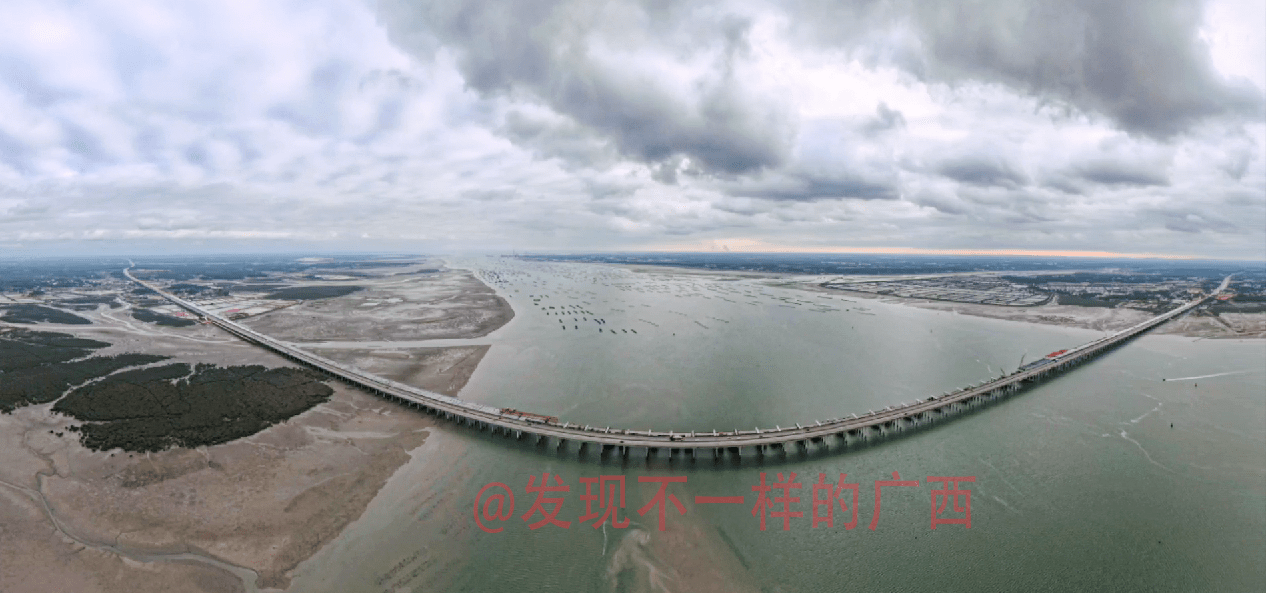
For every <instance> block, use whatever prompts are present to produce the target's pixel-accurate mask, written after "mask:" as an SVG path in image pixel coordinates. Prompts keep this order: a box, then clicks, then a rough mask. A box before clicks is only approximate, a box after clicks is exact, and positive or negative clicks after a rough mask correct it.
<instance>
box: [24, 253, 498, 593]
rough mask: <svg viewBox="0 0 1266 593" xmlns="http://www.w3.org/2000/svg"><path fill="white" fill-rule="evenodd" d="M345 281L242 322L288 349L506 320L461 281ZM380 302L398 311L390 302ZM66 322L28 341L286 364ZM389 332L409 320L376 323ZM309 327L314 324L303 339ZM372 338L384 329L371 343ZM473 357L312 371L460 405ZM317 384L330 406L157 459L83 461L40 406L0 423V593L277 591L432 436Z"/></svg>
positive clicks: (200, 337)
mask: <svg viewBox="0 0 1266 593" xmlns="http://www.w3.org/2000/svg"><path fill="white" fill-rule="evenodd" d="M356 280H357V283H358V284H362V285H366V286H367V289H366V290H365V291H360V292H357V293H353V294H352V295H348V296H345V297H338V298H333V299H323V300H319V301H308V302H305V303H303V304H301V305H297V306H294V307H289V308H287V309H283V310H280V311H277V312H274V313H270V314H268V315H266V316H265V318H264V319H260V320H256V321H257V322H259V324H258V325H256V328H257V329H261V330H262V331H265V332H272V331H276V332H278V333H280V334H282V336H279V337H284V338H288V339H300V338H302V337H304V336H312V337H321V338H324V337H338V338H343V339H357V338H358V337H360V336H373V337H381V336H387V337H403V336H407V337H409V338H419V337H458V338H471V337H477V336H481V335H486V334H487V333H488V332H490V331H492V330H494V329H496V328H497V327H499V326H500V325H501V324H503V323H505V321H508V320H509V318H510V317H511V316H512V315H513V312H512V310H511V309H510V307H509V305H508V304H507V303H505V301H504V300H502V299H500V298H499V297H497V296H496V295H495V293H493V292H492V291H491V290H490V289H488V288H487V287H486V286H485V285H483V284H482V283H481V282H479V281H478V280H477V279H475V278H474V277H473V276H471V275H470V274H469V273H467V272H464V271H452V270H442V271H440V272H425V273H409V271H408V270H401V269H399V268H395V269H392V270H390V273H389V274H383V275H382V276H380V277H375V278H370V279H368V280H367V279H366V278H363V277H362V278H357V279H356ZM369 296H372V297H374V298H378V299H381V300H380V304H381V305H383V306H382V308H381V309H376V308H375V307H377V306H378V305H375V306H374V307H369V306H366V307H362V306H361V304H363V302H364V301H367V300H368V301H370V302H373V300H372V299H367V298H366V297H369ZM391 299H399V300H398V301H395V302H387V301H389V300H391ZM371 310H372V311H371ZM80 314H81V315H84V316H85V317H87V318H89V319H91V320H92V321H93V322H94V323H93V325H88V326H82V325H77V326H58V325H48V324H41V325H39V326H35V327H33V326H24V327H28V328H32V329H39V330H43V331H57V332H63V333H70V334H73V335H76V336H80V337H86V338H93V339H99V340H103V341H107V342H110V343H111V344H112V346H111V347H109V348H106V349H103V350H101V351H99V353H100V354H116V353H122V352H149V353H155V354H164V355H168V356H171V357H172V360H169V361H166V362H203V363H213V364H218V365H230V364H261V365H264V366H268V367H274V366H283V365H287V364H289V363H288V362H287V361H285V360H284V359H282V358H280V357H277V356H275V355H273V354H270V353H268V352H266V351H264V350H261V349H259V348H256V347H254V346H251V345H248V344H245V343H243V342H241V341H240V340H236V339H234V338H232V337H230V336H227V335H226V334H224V333H223V332H221V331H220V330H218V329H216V328H215V327H213V326H207V325H197V326H193V327H184V328H172V327H162V326H156V325H153V324H147V323H142V322H138V321H136V320H135V319H132V318H131V315H130V311H129V310H128V309H127V308H126V307H124V308H116V309H109V308H107V307H105V306H102V307H98V308H97V309H96V310H95V311H86V312H81V313H80ZM406 314H408V315H406ZM395 315H406V317H407V318H408V319H409V321H407V322H405V323H400V324H395V325H394V326H393V325H391V324H390V323H387V320H389V319H390V318H392V317H393V316H395ZM352 316H355V317H356V320H355V321H354V322H353V321H352V320H351V318H352ZM362 316H367V317H370V318H371V319H362V318H361V317H362ZM314 317H319V318H321V319H322V320H323V322H322V323H318V324H314V323H312V321H311V319H312V318H314ZM344 318H346V321H344ZM380 325H388V326H389V327H386V328H385V329H383V330H382V331H378V330H377V329H375V328H377V327H379V326H380ZM261 326H262V327H261ZM314 328H315V332H314V333H308V330H314ZM487 350H488V346H458V347H451V348H417V349H410V350H389V351H383V350H370V349H363V350H349V351H335V350H326V351H322V354H323V355H325V356H329V357H331V358H336V359H341V360H347V361H349V362H353V363H354V364H357V365H358V366H361V367H362V368H365V369H366V370H369V371H371V372H375V373H381V374H383V375H385V376H388V377H390V378H392V379H395V380H399V381H407V382H409V383H412V384H415V385H417V386H419V387H423V388H425V389H429V390H433V391H437V392H440V393H444V394H448V395H457V394H458V392H459V391H460V390H461V388H462V387H463V386H464V385H465V384H466V381H467V380H468V379H469V378H470V376H471V374H472V373H473V372H474V370H475V368H476V367H477V365H478V364H479V362H480V360H481V359H482V358H483V355H484V354H485V353H486V352H487ZM330 385H331V387H333V388H334V390H335V393H334V395H333V397H332V398H331V399H330V401H329V402H326V403H324V404H320V405H318V406H316V407H314V408H312V409H311V410H308V411H307V412H304V413H303V414H300V415H298V416H295V417H294V418H291V419H290V420H289V421H287V422H284V423H282V424H278V425H275V426H273V427H271V428H268V429H266V430H264V431H262V432H260V433H257V434H255V435H253V436H251V437H247V438H245V439H239V440H237V441H233V442H230V443H225V444H222V445H216V446H211V447H201V448H198V449H174V450H168V451H164V452H161V453H154V454H128V453H125V452H121V451H119V450H114V451H111V452H93V451H89V450H87V449H85V448H84V447H82V446H81V445H80V444H79V443H78V441H77V440H76V439H75V437H74V436H73V433H67V432H65V428H66V427H67V426H68V424H69V419H67V418H65V417H62V416H58V415H54V414H52V413H51V412H50V407H51V405H40V406H29V407H26V408H21V409H19V410H17V411H16V412H15V413H13V414H9V415H0V591H3V592H5V593H26V592H40V593H43V592H46V591H75V592H86V593H94V592H107V591H109V592H114V591H129V592H134V593H148V592H160V591H161V592H186V591H187V592H207V593H220V592H236V591H255V590H259V589H285V588H286V587H287V586H288V585H289V580H290V574H291V571H293V570H294V568H295V567H296V566H298V565H299V564H300V563H301V562H302V561H304V560H305V559H307V558H309V557H310V556H312V555H313V554H314V553H315V552H316V551H317V550H319V549H320V548H321V547H323V546H324V545H325V544H326V543H328V542H329V541H331V540H332V539H334V538H335V537H336V536H337V535H338V534H339V533H341V532H342V531H343V529H344V528H345V527H346V526H347V525H348V524H349V523H351V522H353V521H355V520H356V519H357V518H358V517H360V515H361V513H362V512H363V511H364V509H365V508H366V507H367V505H368V504H369V502H370V501H371V500H372V499H373V498H374V497H375V495H376V494H377V493H378V491H379V490H380V489H381V488H382V486H383V485H384V484H385V483H386V482H387V480H388V479H389V478H390V477H391V476H392V474H394V473H395V471H396V470H397V469H398V468H399V467H400V466H402V465H403V464H405V463H406V462H408V461H409V459H410V456H409V452H410V451H411V450H413V449H416V448H417V447H419V446H420V445H421V444H422V443H423V442H424V441H425V439H426V438H427V435H428V434H429V430H430V429H431V427H432V426H433V422H432V420H431V419H430V418H429V417H427V416H424V415H420V414H418V413H416V412H413V411H409V410H406V409H405V408H402V407H400V406H397V405H396V404H392V403H389V402H386V401H384V400H381V399H378V398H376V397H373V396H370V395H367V394H364V393H362V392H360V391H357V390H353V389H350V388H348V387H346V386H343V385H342V384H339V383H333V382H332V383H330ZM57 433H62V434H61V435H60V436H59V435H58V434H57Z"/></svg>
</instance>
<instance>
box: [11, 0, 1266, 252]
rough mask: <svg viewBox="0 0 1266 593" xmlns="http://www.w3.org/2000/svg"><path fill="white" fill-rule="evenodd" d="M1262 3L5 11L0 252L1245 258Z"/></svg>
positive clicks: (534, 2)
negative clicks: (951, 253) (955, 253)
mask: <svg viewBox="0 0 1266 593" xmlns="http://www.w3.org/2000/svg"><path fill="white" fill-rule="evenodd" d="M1263 89H1266V3H1263V2H1261V1H1260V0H1244V1H1239V0H1227V1H1213V2H1204V3H1202V2H1196V1H1186V0H1121V1H1114V2H1103V1H1101V0H1028V1H1017V0H974V1H963V2H956V3H946V2H920V1H915V0H908V1H903V0H852V1H846V0H790V1H787V2H766V1H760V0H720V1H711V0H681V1H678V0H640V1H639V0H602V1H596V0H513V1H508V0H499V1H495V2H494V1H484V0H470V1H432V0H378V1H376V2H375V1H372V0H302V1H298V0H296V1H288V0H181V1H180V2H160V1H157V0H86V1H74V0H69V1H68V0H4V2H3V3H0V257H3V256H4V255H5V254H6V253H7V254H10V255H12V254H22V253H51V252H67V251H86V252H89V253H104V252H138V251H152V250H164V251H197V250H208V251H224V250H237V251H241V250H248V251H259V250H292V249H301V250H311V249H318V250H320V249H325V250H355V249H360V250H392V251H400V250H404V251H433V250H440V251H454V250H494V251H501V250H510V249H517V250H520V251H558V252H577V251H606V250H662V249H672V250H716V249H731V250H735V251H740V250H746V251H783V250H806V251H849V250H856V251H875V250H904V251H907V252H908V251H915V252H917V251H920V250H959V251H983V252H990V251H994V250H1001V251H1026V252H1046V251H1094V252H1111V253H1128V254H1159V255H1178V256H1199V257H1216V258H1250V259H1263V258H1266V99H1264V94H1263Z"/></svg>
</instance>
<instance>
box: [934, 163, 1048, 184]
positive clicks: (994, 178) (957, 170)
mask: <svg viewBox="0 0 1266 593" xmlns="http://www.w3.org/2000/svg"><path fill="white" fill-rule="evenodd" d="M936 172H937V173H940V174H941V175H944V176H946V177H949V178H950V179H953V180H955V181H961V182H963V183H966V184H969V185H978V186H998V187H1007V188H1016V187H1020V186H1024V185H1028V183H1029V178H1028V176H1027V175H1025V174H1024V171H1022V170H1020V169H1019V167H1017V166H1015V165H1014V164H1013V163H1010V162H1008V161H1007V160H1006V159H1005V158H1002V157H999V156H959V157H953V158H950V159H947V160H945V161H943V162H941V163H940V165H938V166H937V168H936Z"/></svg>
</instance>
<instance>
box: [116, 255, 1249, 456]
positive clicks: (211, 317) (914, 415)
mask: <svg viewBox="0 0 1266 593" xmlns="http://www.w3.org/2000/svg"><path fill="white" fill-rule="evenodd" d="M123 273H124V274H125V275H127V277H128V278H129V279H131V280H132V281H133V282H136V283H137V284H140V285H142V286H144V287H146V288H149V289H150V290H153V291H154V292H156V293H158V294H160V295H162V296H163V298H166V299H167V300H169V301H171V302H173V303H175V304H176V305H179V306H180V307H181V308H183V309H185V310H187V311H189V312H191V313H193V314H195V315H197V316H198V317H200V318H202V319H204V320H205V321H207V322H210V323H213V324H215V325H217V326H219V327H220V328H221V329H223V330H225V331H227V332H229V333H231V334H233V335H235V336H237V337H239V338H241V339H243V340H246V341H248V342H251V343H254V344H257V345H259V346H262V347H264V348H267V349H269V350H271V351H273V352H275V353H277V354H280V355H282V356H284V357H286V358H288V359H290V360H292V361H294V362H297V363H300V364H303V365H306V366H308V367H311V368H313V369H316V370H318V371H320V372H322V373H325V374H327V375H330V376H332V377H336V378H338V379H340V380H342V381H344V382H346V383H348V384H351V385H355V386H357V387H359V388H361V389H364V390H366V391H369V392H371V393H374V394H376V395H379V396H381V397H384V398H387V399H390V400H394V401H396V402H399V403H401V404H404V405H406V406H409V407H412V408H416V409H419V410H423V411H425V412H427V413H430V414H435V415H437V416H441V417H444V418H447V419H450V420H454V421H456V422H458V423H465V424H468V425H471V426H475V427H478V428H480V429H481V430H483V429H487V430H491V431H493V432H494V433H495V432H498V431H500V432H501V433H502V434H504V435H505V436H507V437H509V436H514V437H516V438H520V439H521V438H523V437H524V436H529V437H534V438H536V439H537V440H538V442H539V441H542V440H545V439H551V438H552V439H555V440H556V441H557V442H558V447H559V448H562V447H563V446H564V445H565V444H566V443H567V442H569V441H573V442H576V443H579V445H580V447H581V448H583V447H585V446H586V445H590V444H592V445H601V446H602V450H603V452H604V453H605V452H606V451H608V450H611V449H618V451H619V453H620V454H622V455H625V456H627V455H628V452H629V449H630V448H633V447H641V448H644V449H646V455H647V457H648V458H649V457H650V456H651V455H653V454H654V453H656V452H657V451H658V450H659V449H661V448H664V449H668V450H669V456H670V457H671V455H672V452H673V451H674V450H676V449H681V450H685V451H688V452H689V454H690V455H691V456H692V457H693V456H694V453H695V450H697V449H712V450H713V456H714V457H716V456H720V455H722V454H723V453H724V452H725V451H726V450H730V451H733V452H734V453H735V454H736V455H737V454H739V453H740V451H741V449H742V448H743V447H754V448H755V449H756V451H757V452H758V453H763V452H764V451H765V449H766V448H767V447H771V446H772V447H778V448H783V447H785V446H786V445H787V444H788V443H795V444H799V445H800V446H804V447H806V448H807V443H808V442H811V441H815V442H822V441H824V440H825V439H827V438H829V437H839V438H841V439H844V440H845V441H847V440H848V439H849V438H850V437H854V438H862V439H865V438H867V436H868V433H869V432H870V431H878V432H879V433H880V434H884V433H887V432H888V431H891V430H901V429H903V428H905V427H906V426H907V425H916V426H917V425H919V424H922V423H924V422H930V421H933V420H936V419H937V418H940V417H943V416H947V415H950V414H952V413H954V412H957V411H960V410H962V409H966V408H970V407H974V406H975V405H978V404H981V403H985V402H987V401H992V400H996V399H998V398H1001V397H1005V396H1006V395H1009V394H1011V393H1013V392H1015V391H1018V390H1019V389H1020V388H1021V387H1022V386H1023V385H1024V384H1025V383H1030V382H1036V381H1039V380H1041V379H1043V378H1046V377H1048V376H1050V375H1053V374H1057V373H1060V372H1062V371H1065V370H1067V369H1069V368H1071V367H1073V366H1076V365H1079V364H1081V363H1084V362H1086V361H1088V360H1090V359H1092V358H1094V357H1095V356H1098V355H1100V354H1103V353H1104V352H1107V351H1108V350H1111V349H1112V348H1115V347H1116V346H1119V345H1121V344H1123V343H1125V342H1126V341H1128V340H1130V339H1131V338H1134V337H1136V336H1138V335H1139V334H1142V333H1144V332H1146V331H1148V330H1150V329H1152V328H1154V327H1156V326H1158V325H1161V324H1162V323H1165V322H1166V321H1169V320H1171V319H1174V318H1175V317H1178V316H1180V315H1183V314H1185V313H1187V312H1188V311H1191V310H1192V309H1194V308H1196V307H1198V306H1200V305H1201V304H1204V303H1205V302H1207V301H1208V300H1209V299H1212V298H1213V297H1215V296H1217V295H1218V293H1220V292H1222V291H1223V290H1225V289H1226V287H1227V284H1229V283H1230V281H1231V277H1230V276H1227V277H1226V278H1225V279H1224V280H1223V281H1222V284H1221V285H1220V286H1219V287H1218V288H1217V290H1215V291H1213V292H1212V293H1211V294H1209V295H1205V296H1202V297H1200V298H1198V299H1195V300H1193V301H1191V302H1188V303H1186V304H1184V305H1182V306H1181V307H1178V308H1176V309H1174V310H1172V311H1169V312H1167V313H1164V314H1162V315H1158V316H1156V317H1154V318H1152V319H1149V320H1147V321H1144V322H1143V323H1140V324H1138V325H1135V326H1133V327H1130V328H1128V329H1124V330H1121V331H1119V332H1117V333H1115V334H1112V335H1110V336H1106V337H1103V338H1099V339H1098V340H1094V341H1092V342H1089V343H1086V344H1083V345H1081V346H1078V347H1076V348H1072V349H1069V350H1066V351H1063V352H1060V353H1058V354H1057V355H1051V356H1048V357H1047V358H1045V359H1042V361H1039V362H1037V363H1034V364H1030V365H1026V366H1025V367H1022V368H1021V369H1020V370H1017V371H1016V372H1014V373H1011V374H1008V375H1002V376H999V377H996V378H994V379H990V380H988V381H985V382H983V383H980V384H978V385H972V386H968V387H965V388H962V389H959V390H956V391H952V392H948V393H945V394H943V395H939V396H931V397H928V398H926V399H922V400H916V401H914V402H912V403H908V404H902V405H899V406H895V407H892V406H890V407H888V408H884V409H883V410H879V411H871V412H868V413H866V414H863V415H857V414H852V415H850V416H848V417H844V418H833V419H830V420H826V421H814V422H813V424H809V425H807V426H802V425H800V424H796V426H795V427H775V428H766V429H762V428H759V427H758V428H755V429H753V430H736V431H715V430H714V431H710V432H672V431H668V432H660V431H652V430H645V431H638V430H624V429H618V428H611V427H609V426H607V427H597V426H588V425H583V426H582V425H578V424H571V423H568V422H563V423H561V424H560V423H557V422H556V421H545V420H538V419H535V418H531V417H530V416H529V417H527V418H525V417H523V416H516V415H512V414H507V413H504V412H502V410H500V409H498V408H494V407H491V406H484V405H480V404H476V403H472V402H466V401H462V400H459V399H457V398H454V397H449V396H447V395H441V394H438V393H433V392H430V391H426V390H424V389H418V388H416V387H412V386H409V385H405V384H402V383H398V382H395V381H391V380H389V379H385V378H382V377H378V376H376V375H372V374H369V373H366V372H364V371H361V370H359V369H356V368H354V367H351V366H347V365H344V364H340V363H337V362H335V361H332V360H330V359H327V358H324V357H321V356H317V355H315V354H312V353H311V352H307V351H305V350H302V349H299V348H296V347H295V346H294V345H293V344H289V343H286V342H282V341H279V340H275V339H273V338H270V337H268V336H265V335H263V334H261V333H259V332H256V331H254V330H251V329H249V328H247V327H245V326H243V325H240V324H238V323H234V322H233V321H230V320H228V319H226V318H225V317H222V316H220V315H216V314H214V313H211V312H209V311H206V310H204V309H202V308H201V307H199V306H198V305H196V304H194V303H192V302H189V301H187V300H185V299H182V298H180V297H177V296H175V295H173V294H171V293H168V292H167V291H164V290H162V289H160V288H158V287H156V286H154V285H152V284H150V283H148V282H145V281H142V280H140V279H138V278H136V277H135V276H133V275H132V273H131V268H128V269H125V270H124V271H123ZM542 418H544V417H543V416H542Z"/></svg>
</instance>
